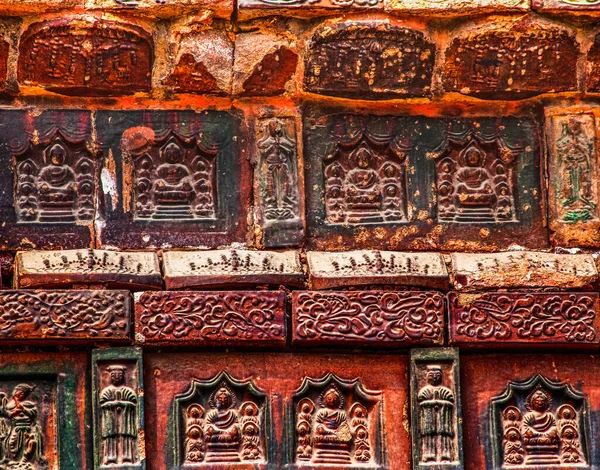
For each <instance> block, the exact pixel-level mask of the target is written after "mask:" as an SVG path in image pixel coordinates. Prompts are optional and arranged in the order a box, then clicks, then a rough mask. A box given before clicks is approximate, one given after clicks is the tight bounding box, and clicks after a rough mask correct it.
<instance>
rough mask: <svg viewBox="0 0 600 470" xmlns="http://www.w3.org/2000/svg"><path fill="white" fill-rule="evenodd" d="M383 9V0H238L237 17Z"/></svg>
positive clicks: (246, 18)
mask: <svg viewBox="0 0 600 470" xmlns="http://www.w3.org/2000/svg"><path fill="white" fill-rule="evenodd" d="M383 8H384V0H238V10H239V17H240V19H241V20H248V19H251V18H256V17H260V16H272V15H283V16H299V17H307V16H309V17H310V16H324V15H335V14H340V13H343V12H344V11H345V10H346V11H347V10H350V11H356V12H361V13H363V14H364V13H368V12H370V11H375V12H376V11H380V10H382V9H383Z"/></svg>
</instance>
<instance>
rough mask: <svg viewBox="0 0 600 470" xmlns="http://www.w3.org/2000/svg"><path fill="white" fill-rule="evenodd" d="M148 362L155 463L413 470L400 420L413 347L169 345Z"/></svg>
mask: <svg viewBox="0 0 600 470" xmlns="http://www.w3.org/2000/svg"><path fill="white" fill-rule="evenodd" d="M144 363H145V368H146V374H145V382H146V383H145V387H146V388H145V401H146V409H151V410H153V412H152V413H147V416H146V419H147V426H146V431H147V440H146V443H147V445H146V454H147V458H148V460H149V461H152V468H153V469H154V470H167V469H168V470H174V469H184V468H185V469H189V468H198V469H203V468H210V469H211V470H213V469H214V470H226V469H231V468H234V467H240V468H244V469H249V468H252V469H256V470H266V469H267V468H268V469H284V468H288V469H290V470H292V469H300V468H303V469H324V468H335V469H342V468H363V469H370V470H375V469H383V468H385V469H386V470H408V469H410V444H409V440H410V439H409V436H408V433H407V432H406V430H405V427H403V426H402V425H398V423H399V421H398V418H399V417H400V418H401V416H402V411H401V410H403V409H405V407H406V406H408V396H409V394H408V380H407V379H408V364H407V363H408V358H407V356H406V355H369V354H362V355H359V356H357V355H350V354H348V355H341V354H317V355H315V354H303V353H298V352H295V353H293V354H289V353H281V354H264V353H239V354H236V353H231V352H228V353H211V354H202V353H195V352H189V353H184V354H178V353H176V354H170V353H165V352H162V353H158V354H153V353H149V354H146V355H145V357H144ZM217 406H218V407H217ZM224 413H227V417H228V419H221V418H220V417H221V416H223V415H224ZM198 428H200V429H201V430H202V431H204V432H197V431H196V430H197V429H198ZM323 436H326V437H323Z"/></svg>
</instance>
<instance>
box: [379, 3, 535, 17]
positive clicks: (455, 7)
mask: <svg viewBox="0 0 600 470" xmlns="http://www.w3.org/2000/svg"><path fill="white" fill-rule="evenodd" d="M384 4H385V9H386V10H388V11H392V12H394V13H409V14H416V13H419V14H425V15H428V16H433V15H435V16H448V15H453V16H468V15H474V14H482V13H502V12H519V11H526V10H529V1H528V0H469V1H465V0H461V1H454V0H384Z"/></svg>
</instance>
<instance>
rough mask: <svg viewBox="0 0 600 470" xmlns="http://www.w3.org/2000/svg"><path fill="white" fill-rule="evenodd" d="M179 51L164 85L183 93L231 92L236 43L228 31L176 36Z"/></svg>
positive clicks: (175, 44) (207, 31)
mask: <svg viewBox="0 0 600 470" xmlns="http://www.w3.org/2000/svg"><path fill="white" fill-rule="evenodd" d="M174 36H175V37H174V38H173V39H172V42H173V44H174V47H176V50H177V53H176V54H175V58H174V64H173V68H172V69H171V71H170V73H169V75H167V76H166V77H165V78H163V80H162V83H163V85H165V86H167V87H170V88H173V89H174V90H175V91H178V92H184V93H214V94H217V95H228V94H229V93H230V92H231V73H232V67H233V43H232V42H231V39H230V38H229V36H228V35H227V33H226V32H225V31H216V30H206V31H201V32H197V33H192V34H185V35H183V37H182V36H181V35H180V34H177V35H174Z"/></svg>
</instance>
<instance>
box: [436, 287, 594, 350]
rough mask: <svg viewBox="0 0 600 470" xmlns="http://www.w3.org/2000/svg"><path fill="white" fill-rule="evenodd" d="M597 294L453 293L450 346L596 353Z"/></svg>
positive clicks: (450, 305)
mask: <svg viewBox="0 0 600 470" xmlns="http://www.w3.org/2000/svg"><path fill="white" fill-rule="evenodd" d="M598 302H599V298H598V294H597V293H595V292H587V293H577V292H569V293H560V292H556V293H534V292H531V293H528V292H511V293H496V292H486V293H473V294H470V293H469V294H464V293H456V292H451V293H450V294H448V308H449V320H448V321H449V325H448V327H449V333H450V342H451V343H453V344H459V345H461V346H477V345H480V346H485V347H490V344H492V343H493V344H495V345H502V344H507V345H511V344H518V345H519V347H535V346H546V347H547V346H548V345H549V344H552V345H553V347H562V348H578V347H586V346H587V347H589V348H595V347H597V345H598V343H600V338H599V336H598V335H599V328H600V320H599V319H598V314H597V312H598Z"/></svg>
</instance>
